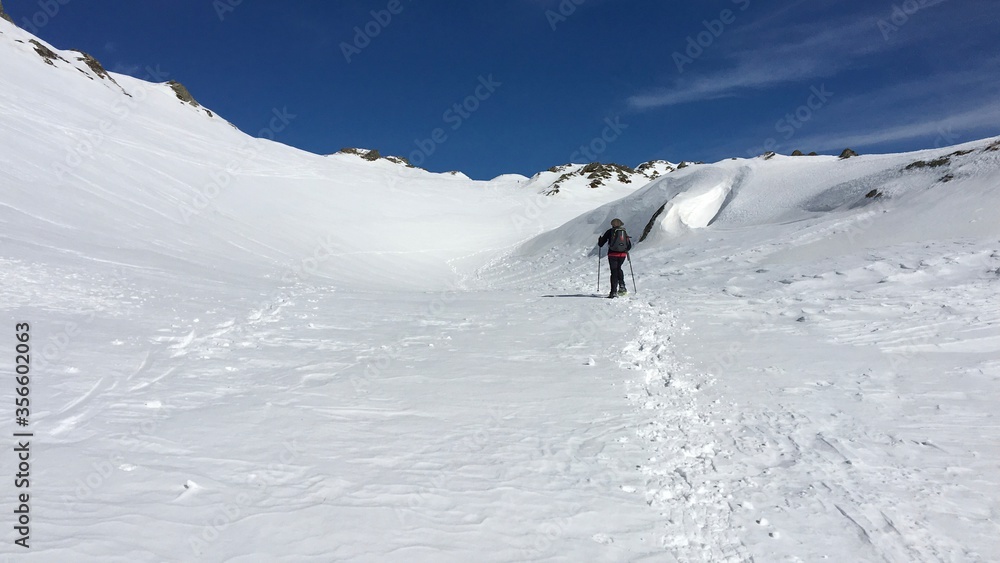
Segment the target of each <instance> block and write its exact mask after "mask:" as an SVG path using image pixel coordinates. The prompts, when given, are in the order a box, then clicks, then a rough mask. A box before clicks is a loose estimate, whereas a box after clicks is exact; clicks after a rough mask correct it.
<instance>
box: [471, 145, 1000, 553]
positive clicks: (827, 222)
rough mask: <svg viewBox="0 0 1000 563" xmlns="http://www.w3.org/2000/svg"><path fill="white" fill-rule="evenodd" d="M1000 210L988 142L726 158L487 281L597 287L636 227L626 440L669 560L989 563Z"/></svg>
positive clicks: (996, 485)
mask: <svg viewBox="0 0 1000 563" xmlns="http://www.w3.org/2000/svg"><path fill="white" fill-rule="evenodd" d="M998 209H1000V139H988V140H984V141H979V142H973V143H968V144H964V145H960V146H956V147H948V148H942V149H934V150H928V151H921V152H917V153H910V154H897V155H872V156H861V157H856V158H850V159H847V160H840V159H837V158H832V157H809V158H805V157H796V158H790V157H784V158H783V157H773V158H770V159H766V160H765V159H763V158H760V159H752V160H732V161H723V162H720V163H717V164H714V165H705V166H698V167H693V168H688V169H682V170H679V171H677V172H674V173H671V174H670V175H669V176H667V177H665V178H663V179H661V180H659V181H656V182H654V183H652V184H651V185H649V186H647V187H646V188H644V189H642V190H640V191H639V192H637V193H635V194H634V195H633V196H630V197H628V198H625V199H623V200H620V201H617V202H613V203H611V204H608V205H605V206H602V207H600V208H598V209H596V210H595V211H593V212H591V213H588V214H585V215H583V216H581V217H580V218H578V219H575V220H573V221H570V222H569V223H567V224H566V225H563V226H562V227H559V228H557V229H554V230H553V231H550V232H547V233H544V234H543V235H541V236H539V237H536V238H535V239H533V240H532V241H529V242H528V243H526V244H524V245H522V246H521V247H520V248H519V249H518V251H517V252H516V253H515V254H514V256H515V257H516V260H507V261H505V262H502V263H500V264H498V265H496V266H495V267H493V268H491V269H490V270H489V271H488V272H485V273H483V277H484V278H486V279H491V280H493V283H494V284H496V285H495V287H498V288H500V287H506V286H512V287H524V286H537V285H538V284H539V283H540V281H541V280H546V281H547V282H548V283H549V284H550V285H548V286H547V287H550V288H551V290H552V291H553V292H555V293H560V292H562V293H568V292H572V291H573V289H570V288H579V287H588V286H589V287H593V285H594V283H595V280H594V274H595V269H596V266H597V265H596V264H595V261H596V260H597V253H596V250H595V249H594V242H595V241H596V238H597V236H598V234H599V233H601V232H603V230H604V229H606V228H607V226H608V223H609V221H610V219H611V218H613V217H620V218H622V219H623V220H624V221H625V222H626V224H627V226H629V227H630V229H631V230H632V232H633V233H635V235H636V238H639V234H640V233H643V232H644V231H647V232H646V238H645V240H644V241H643V242H642V243H640V244H638V245H637V246H636V248H635V249H634V250H633V252H632V263H631V266H634V272H635V278H636V284H637V286H638V292H639V293H638V295H637V296H636V297H635V298H633V299H630V300H629V301H627V302H625V303H622V304H620V306H619V307H617V308H616V313H615V314H616V315H621V316H623V317H624V318H627V319H629V321H630V322H634V323H635V325H636V332H637V334H636V337H635V340H634V341H633V342H631V343H629V344H627V345H626V346H625V348H624V351H623V352H622V353H621V354H620V356H619V361H620V362H621V365H622V366H624V367H626V368H627V369H630V370H634V373H635V377H634V378H633V379H631V380H629V379H626V381H625V386H626V388H627V389H628V390H629V391H628V392H627V395H628V397H629V399H630V400H631V401H632V402H633V404H634V405H635V408H636V409H638V410H640V411H642V412H646V413H648V415H649V418H648V425H647V426H643V425H640V426H638V427H637V428H636V430H635V436H636V438H637V439H638V440H639V441H640V442H641V443H643V444H645V447H646V451H647V455H648V460H647V462H646V463H642V464H640V466H639V467H638V470H639V472H640V473H642V474H643V475H644V478H645V479H644V485H643V487H642V490H643V491H644V492H645V497H644V498H645V500H646V501H647V502H648V503H649V504H650V506H651V507H653V508H654V509H656V510H659V511H661V513H662V515H663V517H664V521H665V522H666V524H664V527H663V533H662V535H661V536H660V537H661V542H662V545H663V546H665V551H667V552H668V553H669V554H670V555H671V556H673V557H676V558H677V559H678V560H681V561H688V560H689V561H723V560H735V561H748V560H751V559H753V560H764V561H784V560H790V561H794V560H803V561H818V560H826V559H832V560H842V561H899V562H904V561H991V560H995V559H996V558H997V557H1000V552H998V550H997V544H996V542H995V540H994V538H995V537H997V534H998V532H1000V529H998V525H997V523H996V519H995V517H994V515H995V514H996V513H997V510H998V509H1000V495H998V494H997V493H996V492H995V491H1000V472H998V471H997V470H996V468H997V467H1000V430H998V427H997V425H996V414H995V407H994V405H996V404H997V403H998V402H1000V391H998V389H1000V387H997V385H996V384H997V382H998V381H1000V361H998V358H1000V300H998V298H997V295H998V289H1000V221H998V218H1000V214H998V211H997V210H998ZM523 264H531V267H530V268H526V267H524V266H523ZM626 276H629V273H628V272H626ZM501 280H503V281H501ZM631 281H632V280H631V278H630V279H629V285H630V287H631ZM602 283H603V284H605V285H604V287H605V288H606V287H607V285H606V284H607V280H606V279H605V280H602ZM616 305H619V304H618V303H616Z"/></svg>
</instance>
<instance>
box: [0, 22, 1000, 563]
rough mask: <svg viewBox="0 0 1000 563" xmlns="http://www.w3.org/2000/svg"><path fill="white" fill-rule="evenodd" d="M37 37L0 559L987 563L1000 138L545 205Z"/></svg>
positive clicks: (514, 187) (15, 238) (665, 179)
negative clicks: (323, 152) (620, 232)
mask: <svg viewBox="0 0 1000 563" xmlns="http://www.w3.org/2000/svg"><path fill="white" fill-rule="evenodd" d="M32 40H36V41H39V44H38V45H40V46H43V47H44V46H46V44H45V43H44V42H41V41H40V40H38V39H37V38H34V37H33V36H31V35H30V34H28V33H27V32H25V31H23V30H20V29H18V28H16V27H14V26H13V25H11V24H9V23H8V22H7V21H4V20H0V224H2V230H0V280H2V289H0V298H2V299H0V304H2V308H3V317H4V318H5V319H6V321H5V322H6V324H5V326H6V327H7V329H6V331H7V332H6V335H4V336H3V337H2V339H3V341H4V342H6V344H5V349H6V350H8V355H7V358H6V359H5V360H4V361H5V362H6V365H7V366H8V367H7V368H6V369H5V373H6V374H7V377H6V381H7V384H6V385H4V386H3V387H2V390H0V396H2V397H3V398H2V401H0V404H3V405H7V409H8V410H7V411H4V414H3V420H4V421H5V428H6V429H7V431H8V434H7V435H6V436H7V437H6V438H5V439H4V444H3V449H4V453H3V454H0V460H2V461H0V467H2V468H3V471H4V472H5V473H6V475H5V476H4V480H5V483H6V484H5V485H4V486H3V487H0V505H2V511H0V514H4V515H5V516H3V517H0V522H2V524H3V526H4V529H5V530H7V531H6V533H5V535H4V537H3V541H2V542H0V557H6V560H8V561H46V562H47V561H52V562H63V561H74V562H90V561H94V562H114V561H122V562H125V561H128V562H145V561H150V562H160V561H226V562H257V561H288V562H300V561H316V562H320V561H323V562H327V561H406V562H412V561H456V562H458V561H462V562H464V561H498V562H499V561H573V562H576V561H657V562H660V561H668V562H669V561H683V562H687V561H712V562H715V561H732V562H737V561H758V562H760V561H806V562H812V561H821V560H827V561H890V562H911V561H949V562H952V561H954V562H960V561H996V560H1000V542H998V541H997V538H998V537H1000V525H998V518H1000V424H998V422H997V417H996V406H997V405H998V404H1000V298H998V293H1000V221H998V219H1000V213H998V209H1000V141H998V140H997V139H987V140H983V141H979V142H974V143H969V144H966V145H962V146H957V147H948V148H940V149H934V150H928V151H923V152H919V153H910V154H898V155H870V156H861V157H855V158H849V159H844V160H841V159H838V158H835V157H828V156H819V157H783V156H773V157H771V158H767V159H765V158H757V159H749V160H747V159H738V160H727V161H723V162H719V163H716V164H710V165H693V166H688V167H686V168H684V169H681V170H677V171H672V172H668V171H666V170H664V171H663V172H664V174H663V175H662V176H661V177H659V178H658V179H656V180H654V181H652V182H650V183H649V184H648V185H645V186H642V185H639V184H638V183H635V184H620V183H619V184H612V185H609V186H604V187H601V188H597V189H590V188H588V187H587V186H586V183H585V181H584V180H583V179H582V178H578V179H574V180H573V181H571V182H567V183H566V185H565V186H563V187H562V188H561V189H560V190H559V192H558V193H557V194H554V195H550V196H545V195H542V194H543V192H545V191H546V190H547V189H548V188H549V186H550V185H551V183H552V182H554V181H555V180H556V178H557V177H558V176H559V174H560V173H561V172H559V171H556V172H547V173H542V174H540V175H538V176H536V177H535V178H532V179H526V178H524V177H521V176H503V177H500V178H498V179H495V180H494V181H491V182H477V181H472V180H469V179H468V178H465V177H464V176H462V175H452V174H432V173H429V172H426V171H423V170H419V169H413V168H407V167H405V166H403V165H401V164H397V163H392V162H389V161H386V160H378V161H375V162H369V161H367V160H364V159H362V158H359V157H358V156H355V155H331V156H318V155H313V154H308V153H305V152H302V151H299V150H297V149H293V148H290V147H287V146H284V145H281V144H279V143H276V142H272V141H268V140H262V139H254V138H251V137H249V136H247V135H245V134H244V133H242V132H240V131H238V130H236V129H235V128H234V127H232V126H231V125H230V124H229V123H227V122H226V121H225V120H224V119H222V117H220V116H217V115H214V114H211V113H210V112H209V111H208V110H206V109H205V108H202V107H196V106H194V105H192V104H187V103H183V102H181V101H180V100H179V99H178V97H177V96H176V95H175V92H174V90H173V89H172V88H171V87H170V86H169V85H166V84H151V83H147V82H143V81H140V80H137V79H134V78H130V77H127V76H122V75H117V74H111V75H109V76H107V77H102V76H101V75H100V73H98V72H97V70H95V69H94V68H93V67H92V66H91V65H88V64H87V63H86V62H85V61H82V60H78V59H80V58H82V57H81V55H79V54H78V53H75V52H72V51H60V50H57V49H55V48H54V47H52V46H48V47H49V48H51V49H52V53H53V54H55V55H56V58H55V59H51V58H50V59H46V58H45V57H43V56H41V55H40V54H39V52H40V51H42V52H44V49H39V47H38V46H36V45H35V44H32V43H31V42H30V41H32ZM47 60H49V61H51V64H50V63H49V62H46V61H47ZM111 78H113V79H114V82H112V81H111ZM195 95H197V92H195ZM288 115H289V114H288V113H287V112H285V110H284V108H276V110H275V113H274V120H271V122H270V123H263V124H261V130H262V134H263V135H264V136H276V137H277V138H278V139H280V132H281V130H282V129H283V128H285V127H294V125H295V121H294V119H307V117H306V116H301V117H297V118H289V117H288ZM614 217H620V218H621V219H622V220H624V221H625V223H626V225H627V226H628V228H629V231H630V232H631V234H632V236H633V238H634V239H635V240H636V241H638V239H639V238H640V236H641V235H643V234H645V238H644V240H643V241H642V242H641V243H638V244H637V245H636V247H635V249H634V250H633V252H632V266H633V267H634V274H635V284H636V285H637V286H638V287H637V289H638V291H633V292H632V294H631V295H630V296H629V297H628V298H626V299H618V300H608V299H603V298H600V297H601V294H602V293H603V292H604V291H607V289H608V279H607V263H606V262H603V263H602V264H601V268H602V270H601V280H600V284H601V290H603V291H602V292H601V293H598V292H597V287H596V286H597V283H598V272H597V270H598V263H599V258H598V254H597V251H596V249H595V243H596V240H597V237H598V236H599V235H600V234H601V233H602V232H604V230H605V229H606V228H607V227H608V224H609V222H610V220H611V219H612V218H614ZM626 276H627V277H628V281H629V287H630V289H631V288H632V278H631V276H630V275H629V272H628V271H626ZM18 323H29V324H30V326H31V329H30V335H31V341H30V342H31V347H32V362H31V370H32V371H31V380H30V381H31V382H30V399H31V406H30V417H29V418H30V424H29V426H27V427H26V428H24V427H18V426H17V425H16V424H15V407H14V400H15V380H14V368H15V347H16V344H17V341H16V338H15V332H16V331H15V325H17V324H18ZM25 431H27V432H32V433H33V437H32V438H31V440H30V441H31V459H30V488H29V489H23V488H22V489H18V488H15V485H14V482H15V479H14V475H15V473H16V472H17V465H16V464H17V457H16V453H15V452H14V451H13V450H14V448H15V447H16V446H17V444H18V441H17V440H18V439H17V438H15V437H13V433H15V432H25ZM25 492H28V493H30V503H29V504H30V546H31V547H30V549H25V548H23V547H21V546H19V545H17V544H15V543H14V542H15V540H16V539H18V538H19V537H20V536H19V534H18V532H17V531H16V530H15V529H14V526H15V525H16V523H15V522H16V515H15V514H14V513H13V511H14V510H15V509H16V508H17V506H18V504H19V502H18V501H17V500H16V495H18V494H20V493H25Z"/></svg>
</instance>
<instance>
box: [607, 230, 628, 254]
mask: <svg viewBox="0 0 1000 563" xmlns="http://www.w3.org/2000/svg"><path fill="white" fill-rule="evenodd" d="M608 250H609V251H610V252H628V251H629V243H628V233H626V232H625V229H622V228H620V227H619V228H617V229H615V231H614V232H613V233H612V234H611V244H609V245H608Z"/></svg>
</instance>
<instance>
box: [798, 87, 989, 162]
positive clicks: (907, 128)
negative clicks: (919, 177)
mask: <svg viewBox="0 0 1000 563" xmlns="http://www.w3.org/2000/svg"><path fill="white" fill-rule="evenodd" d="M977 131H992V133H993V134H997V133H1000V100H996V99H993V100H987V101H986V102H984V103H983V104H982V105H979V106H976V107H973V108H972V109H968V110H965V111H962V112H959V113H955V114H951V115H943V116H936V117H933V118H930V119H924V120H921V121H911V122H907V123H899V124H897V125H894V126H890V127H887V128H886V127H883V128H879V129H876V130H871V131H867V132H862V133H856V132H852V133H839V134H838V133H834V134H828V135H815V136H812V137H804V138H801V139H796V141H795V142H796V143H797V144H799V145H802V146H808V147H810V148H814V149H815V150H820V151H830V150H840V149H842V148H844V147H867V146H877V145H881V144H886V143H892V142H898V141H907V140H911V139H920V138H926V137H940V138H941V139H942V140H943V141H944V142H943V143H941V144H951V143H952V142H953V141H951V140H949V138H954V137H957V136H958V135H960V134H961V133H962V132H969V133H972V132H977Z"/></svg>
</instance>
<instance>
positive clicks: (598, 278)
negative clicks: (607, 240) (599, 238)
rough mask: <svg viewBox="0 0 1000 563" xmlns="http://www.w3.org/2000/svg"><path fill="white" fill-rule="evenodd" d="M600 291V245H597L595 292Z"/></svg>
mask: <svg viewBox="0 0 1000 563" xmlns="http://www.w3.org/2000/svg"><path fill="white" fill-rule="evenodd" d="M600 292H601V247H599V246H598V247H597V293H600Z"/></svg>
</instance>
